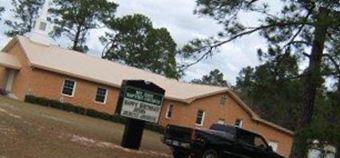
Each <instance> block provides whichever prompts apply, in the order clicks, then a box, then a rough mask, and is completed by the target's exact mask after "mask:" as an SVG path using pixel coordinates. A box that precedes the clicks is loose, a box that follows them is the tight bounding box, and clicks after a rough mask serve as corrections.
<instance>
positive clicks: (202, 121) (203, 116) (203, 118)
mask: <svg viewBox="0 0 340 158" xmlns="http://www.w3.org/2000/svg"><path fill="white" fill-rule="evenodd" d="M199 111H203V115H202V120H201V123H200V124H198V123H197V116H198V112H199ZM205 114H206V112H205V111H204V110H198V111H197V113H196V118H195V124H196V126H203V125H204V120H205Z"/></svg>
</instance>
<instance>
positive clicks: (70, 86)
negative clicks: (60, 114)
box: [62, 80, 76, 97]
mask: <svg viewBox="0 0 340 158" xmlns="http://www.w3.org/2000/svg"><path fill="white" fill-rule="evenodd" d="M75 87H76V82H75V81H72V80H65V81H64V86H63V91H62V94H63V95H66V96H71V97H73V96H74V91H75V90H74V89H75Z"/></svg>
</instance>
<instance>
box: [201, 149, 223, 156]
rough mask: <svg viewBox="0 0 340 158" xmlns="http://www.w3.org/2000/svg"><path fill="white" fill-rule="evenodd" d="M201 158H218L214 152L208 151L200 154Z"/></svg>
mask: <svg viewBox="0 0 340 158" xmlns="http://www.w3.org/2000/svg"><path fill="white" fill-rule="evenodd" d="M202 158H219V156H218V153H217V152H216V151H215V150H213V149H210V150H206V151H204V153H203V154H202Z"/></svg>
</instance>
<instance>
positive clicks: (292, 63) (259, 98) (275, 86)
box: [235, 56, 302, 130]
mask: <svg viewBox="0 0 340 158" xmlns="http://www.w3.org/2000/svg"><path fill="white" fill-rule="evenodd" d="M298 71H299V70H298V64H297V60H296V58H294V57H291V56H285V57H284V58H281V59H280V60H274V61H267V62H265V63H264V64H262V65H259V66H256V67H255V68H252V67H246V68H244V69H242V70H241V72H240V74H239V76H238V77H237V82H236V86H235V89H236V91H237V92H238V93H239V94H240V96H241V98H242V99H243V100H244V101H245V102H246V103H247V104H248V105H250V107H251V108H252V109H253V110H254V111H255V112H256V113H257V114H259V115H260V116H261V117H262V118H264V119H266V120H268V121H271V122H274V123H276V124H279V125H281V126H283V127H286V128H288V129H291V130H295V129H296V125H297V124H296V122H297V120H298V116H299V115H298V114H299V113H298V111H299V110H301V103H302V100H301V99H300V98H301V97H302V81H301V79H299V78H296V79H293V78H294V77H295V76H296V75H298Z"/></svg>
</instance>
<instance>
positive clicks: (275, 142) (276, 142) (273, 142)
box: [268, 140, 279, 152]
mask: <svg viewBox="0 0 340 158" xmlns="http://www.w3.org/2000/svg"><path fill="white" fill-rule="evenodd" d="M274 144H275V145H276V147H275V148H274V147H273V146H272V145H274ZM268 145H269V146H270V147H272V149H273V151H274V152H277V151H278V149H279V142H278V141H274V140H270V141H268Z"/></svg>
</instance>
